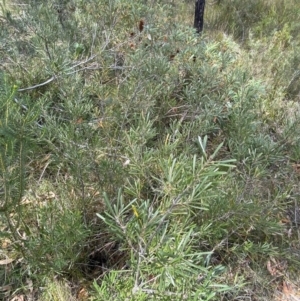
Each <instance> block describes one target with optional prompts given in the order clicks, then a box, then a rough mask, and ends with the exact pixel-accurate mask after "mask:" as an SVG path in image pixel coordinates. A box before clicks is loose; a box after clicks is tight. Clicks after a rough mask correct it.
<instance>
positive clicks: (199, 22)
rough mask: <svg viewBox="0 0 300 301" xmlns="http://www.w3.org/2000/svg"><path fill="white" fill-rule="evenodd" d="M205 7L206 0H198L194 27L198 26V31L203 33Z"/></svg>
mask: <svg viewBox="0 0 300 301" xmlns="http://www.w3.org/2000/svg"><path fill="white" fill-rule="evenodd" d="M204 7H205V0H196V2H195V19H194V27H195V28H196V31H197V33H201V32H202V30H203V19H204Z"/></svg>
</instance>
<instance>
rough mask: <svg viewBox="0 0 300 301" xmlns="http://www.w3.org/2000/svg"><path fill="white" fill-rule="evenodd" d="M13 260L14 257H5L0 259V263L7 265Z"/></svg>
mask: <svg viewBox="0 0 300 301" xmlns="http://www.w3.org/2000/svg"><path fill="white" fill-rule="evenodd" d="M13 261H14V259H12V258H6V259H2V260H0V265H7V264H10V263H12V262H13Z"/></svg>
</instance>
